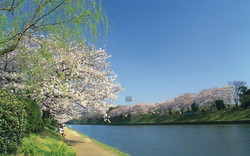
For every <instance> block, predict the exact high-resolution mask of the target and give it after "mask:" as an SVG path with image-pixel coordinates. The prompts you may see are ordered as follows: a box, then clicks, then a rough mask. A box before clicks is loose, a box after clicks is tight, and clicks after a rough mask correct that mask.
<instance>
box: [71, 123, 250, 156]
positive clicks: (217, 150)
mask: <svg viewBox="0 0 250 156" xmlns="http://www.w3.org/2000/svg"><path fill="white" fill-rule="evenodd" d="M71 128H72V129H74V130H76V131H78V132H80V133H84V134H85V135H87V136H89V137H91V138H94V139H95V140H98V141H100V142H103V143H105V144H107V145H109V146H112V147H115V148H118V149H119V150H121V151H123V152H125V153H128V154H130V155H132V156H249V155H250V125H164V126H103V125H71Z"/></svg>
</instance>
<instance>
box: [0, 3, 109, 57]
mask: <svg viewBox="0 0 250 156" xmlns="http://www.w3.org/2000/svg"><path fill="white" fill-rule="evenodd" d="M107 20H108V19H107V17H106V15H105V12H104V11H103V8H102V4H101V1H99V0H1V1H0V55H3V54H6V53H9V52H12V51H14V50H15V49H16V48H17V47H18V45H19V44H20V42H21V41H22V40H23V39H24V37H25V36H27V35H30V34H32V33H36V32H39V33H42V34H43V35H45V36H46V35H48V34H53V35H54V36H59V37H60V39H67V40H72V39H74V40H78V39H83V35H87V36H88V37H90V36H91V37H96V36H97V34H98V33H99V32H98V31H99V30H101V29H102V28H104V29H102V30H107Z"/></svg>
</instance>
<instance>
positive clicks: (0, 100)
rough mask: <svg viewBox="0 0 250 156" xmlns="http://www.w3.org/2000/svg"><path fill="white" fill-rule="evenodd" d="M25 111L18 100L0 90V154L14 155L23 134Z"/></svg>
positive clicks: (25, 121)
mask: <svg viewBox="0 0 250 156" xmlns="http://www.w3.org/2000/svg"><path fill="white" fill-rule="evenodd" d="M26 123H27V120H26V111H25V109H24V105H23V103H22V102H21V101H19V100H18V98H17V97H16V96H15V95H13V94H12V93H9V92H8V91H6V90H4V89H1V88H0V153H14V152H15V151H16V150H17V147H18V145H19V144H20V143H21V140H22V138H23V136H24V134H25V130H26Z"/></svg>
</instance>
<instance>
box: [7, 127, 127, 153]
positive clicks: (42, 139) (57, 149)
mask: <svg viewBox="0 0 250 156" xmlns="http://www.w3.org/2000/svg"><path fill="white" fill-rule="evenodd" d="M70 130H71V129H70ZM71 131H73V130H71ZM78 134H79V135H81V136H82V137H84V138H87V139H89V140H91V141H92V142H94V143H95V144H96V145H97V146H99V147H101V148H103V149H104V150H107V151H110V152H111V153H114V155H117V156H128V155H127V154H125V153H123V152H121V151H119V150H118V149H116V148H113V147H110V146H107V145H105V144H103V143H101V142H98V141H96V140H94V139H91V138H89V137H88V136H85V135H83V134H80V133H78ZM15 155H18V156H34V155H35V156H75V155H76V151H75V150H74V149H73V147H72V146H71V143H70V142H68V141H67V140H65V138H63V137H62V136H61V135H60V134H59V133H58V132H56V131H55V130H51V129H48V128H45V129H44V130H43V131H42V132H39V133H32V134H30V135H29V136H26V137H25V138H23V143H22V145H21V146H20V147H19V149H18V151H17V154H15ZM6 156H10V155H6Z"/></svg>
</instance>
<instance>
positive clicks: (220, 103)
mask: <svg viewBox="0 0 250 156" xmlns="http://www.w3.org/2000/svg"><path fill="white" fill-rule="evenodd" d="M215 106H216V108H217V110H221V109H223V108H225V104H224V101H223V100H216V101H215Z"/></svg>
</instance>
